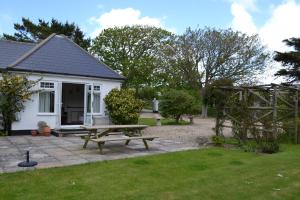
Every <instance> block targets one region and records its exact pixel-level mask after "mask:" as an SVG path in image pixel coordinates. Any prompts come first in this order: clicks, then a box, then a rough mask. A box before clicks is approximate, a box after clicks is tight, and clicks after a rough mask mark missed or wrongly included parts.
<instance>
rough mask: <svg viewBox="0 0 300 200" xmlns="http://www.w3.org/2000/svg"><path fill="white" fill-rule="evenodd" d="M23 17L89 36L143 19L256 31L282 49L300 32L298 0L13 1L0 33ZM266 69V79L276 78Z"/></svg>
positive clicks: (1, 12)
mask: <svg viewBox="0 0 300 200" xmlns="http://www.w3.org/2000/svg"><path fill="white" fill-rule="evenodd" d="M22 17H26V18H29V19H31V20H33V21H35V22H36V21H37V20H38V19H44V20H46V21H47V20H50V19H51V18H55V19H58V20H59V21H69V22H75V23H76V24H77V25H78V26H79V27H80V28H81V29H82V30H83V31H84V32H85V34H86V35H87V36H89V37H92V38H93V37H95V36H97V34H99V33H100V32H101V30H103V29H105V28H108V27H113V26H122V25H132V24H143V25H152V26H157V27H162V28H165V29H167V30H169V31H172V32H174V33H177V34H181V33H183V32H184V31H185V29H186V28H187V27H192V28H197V27H199V28H203V27H205V26H208V27H215V28H232V29H234V30H239V31H242V32H245V33H247V34H258V35H259V36H260V38H261V40H262V43H263V44H264V45H265V46H266V47H267V48H268V50H270V51H271V52H274V51H284V50H287V47H285V46H284V44H283V43H282V40H283V39H286V38H290V37H300V26H299V19H300V0H106V1H104V0H51V1H40V0H26V1H24V0H10V1H2V2H1V6H0V34H2V33H9V34H12V33H14V29H13V24H14V23H16V22H20V21H21V18H22ZM278 67H279V66H278V64H274V66H273V67H270V69H268V70H267V72H266V73H265V74H264V77H263V79H264V80H265V81H264V82H266V80H267V81H268V82H270V81H272V82H274V81H275V82H276V81H278V79H274V77H273V76H272V74H274V72H275V71H276V70H277V69H278Z"/></svg>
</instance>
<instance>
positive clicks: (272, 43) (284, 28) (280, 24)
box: [259, 1, 300, 51]
mask: <svg viewBox="0 0 300 200" xmlns="http://www.w3.org/2000/svg"><path fill="white" fill-rule="evenodd" d="M299 19H300V4H297V3H296V2H295V1H286V2H284V3H283V4H281V5H279V6H277V7H275V8H274V10H273V12H272V16H271V17H270V18H269V19H268V21H267V22H266V23H265V24H264V25H263V26H262V27H261V28H260V30H259V35H260V36H261V38H262V39H263V41H264V42H266V44H267V45H268V47H269V48H270V49H272V50H276V51H283V50H286V48H287V47H286V46H285V45H284V43H282V40H284V39H287V38H291V37H299V36H300V26H299Z"/></svg>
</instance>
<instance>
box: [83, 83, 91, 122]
mask: <svg viewBox="0 0 300 200" xmlns="http://www.w3.org/2000/svg"><path fill="white" fill-rule="evenodd" d="M92 94H93V84H85V89H84V125H86V126H91V125H93V106H92V105H93V95H92Z"/></svg>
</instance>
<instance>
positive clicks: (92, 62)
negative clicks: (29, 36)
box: [0, 34, 124, 80]
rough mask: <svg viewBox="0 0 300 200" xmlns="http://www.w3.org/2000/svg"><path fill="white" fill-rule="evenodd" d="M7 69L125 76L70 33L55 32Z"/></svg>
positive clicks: (90, 75)
mask: <svg viewBox="0 0 300 200" xmlns="http://www.w3.org/2000/svg"><path fill="white" fill-rule="evenodd" d="M0 46H1V44H0ZM0 49H1V47H0ZM6 64H7V63H6ZM8 69H9V70H17V71H27V72H41V73H52V74H65V75H76V76H86V77H96V78H107V79H117V80H123V79H124V77H123V76H121V75H119V74H118V73H116V72H115V71H113V70H112V69H110V68H109V67H108V66H106V65H105V64H103V63H101V62H100V61H98V60H97V59H96V58H95V57H93V56H92V55H90V54H89V53H88V52H86V51H85V50H83V49H82V48H81V47H79V46H78V45H77V44H75V43H74V42H73V41H71V40H70V39H68V38H67V37H65V36H63V35H55V34H52V35H51V36H49V37H48V38H47V39H45V40H44V41H42V42H40V43H39V44H37V45H35V46H34V48H30V49H27V52H25V53H24V54H23V55H22V56H19V57H18V59H15V60H14V61H12V62H11V63H10V64H9V65H8Z"/></svg>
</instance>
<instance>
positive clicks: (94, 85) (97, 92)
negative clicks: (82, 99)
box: [92, 84, 102, 115]
mask: <svg viewBox="0 0 300 200" xmlns="http://www.w3.org/2000/svg"><path fill="white" fill-rule="evenodd" d="M96 87H99V90H95V88H96ZM101 88H102V85H101V84H93V91H92V92H93V102H92V107H93V106H94V101H95V98H94V94H95V93H96V94H99V104H100V105H99V112H94V107H93V115H101V106H102V104H101Z"/></svg>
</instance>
